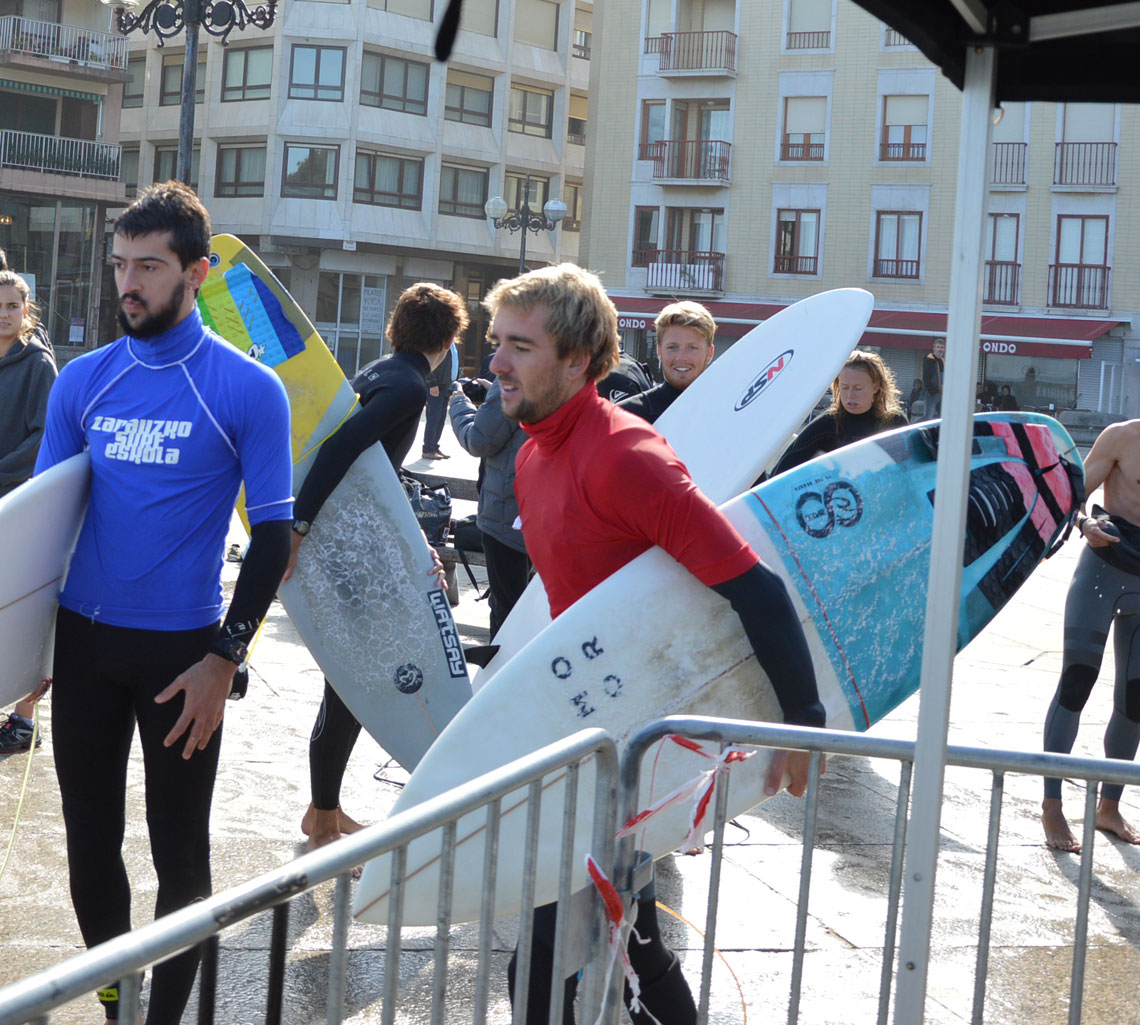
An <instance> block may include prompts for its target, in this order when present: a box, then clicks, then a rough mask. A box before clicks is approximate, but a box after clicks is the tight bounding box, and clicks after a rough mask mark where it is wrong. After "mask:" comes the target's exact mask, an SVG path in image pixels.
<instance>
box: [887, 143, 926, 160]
mask: <svg viewBox="0 0 1140 1025" xmlns="http://www.w3.org/2000/svg"><path fill="white" fill-rule="evenodd" d="M879 159H880V160H925V159H926V143H925V142H884V143H880V144H879Z"/></svg>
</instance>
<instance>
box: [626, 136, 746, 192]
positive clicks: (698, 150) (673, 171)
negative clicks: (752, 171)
mask: <svg viewBox="0 0 1140 1025" xmlns="http://www.w3.org/2000/svg"><path fill="white" fill-rule="evenodd" d="M642 153H643V154H645V156H644V157H643V159H646V160H652V161H653V177H654V178H680V179H683V180H688V181H722V182H726V181H728V170H729V163H730V160H731V157H732V143H731V142H721V141H720V140H716V139H662V140H661V141H660V142H651V143H648V144H647V145H645V146H643V147H642Z"/></svg>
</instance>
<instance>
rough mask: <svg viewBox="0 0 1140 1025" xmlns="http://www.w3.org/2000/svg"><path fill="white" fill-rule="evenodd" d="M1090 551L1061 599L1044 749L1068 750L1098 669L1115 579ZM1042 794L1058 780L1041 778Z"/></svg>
mask: <svg viewBox="0 0 1140 1025" xmlns="http://www.w3.org/2000/svg"><path fill="white" fill-rule="evenodd" d="M1116 577H1117V573H1116V572H1115V571H1113V569H1112V567H1110V566H1109V565H1108V564H1107V563H1106V562H1104V560H1103V559H1101V558H1100V557H1099V556H1097V555H1096V554H1094V553H1093V552H1092V551H1091V550H1090V549H1088V548H1087V547H1086V549H1085V550H1084V551H1083V552H1082V553H1081V556H1080V559H1079V560H1078V562H1077V568H1076V571H1075V572H1074V573H1073V580H1072V583H1071V584H1069V592H1068V595H1067V596H1066V598H1065V632H1064V656H1063V661H1062V668H1061V679H1060V682H1059V683H1058V684H1057V692H1056V693H1055V694H1054V695H1053V701H1052V703H1051V704H1050V705H1049V712H1048V715H1047V716H1046V718H1045V744H1044V747H1045V750H1046V751H1052V752H1057V753H1059V754H1068V753H1069V752H1070V751H1072V749H1073V743H1074V742H1075V740H1076V737H1077V728H1078V727H1079V725H1080V720H1081V711H1082V709H1083V708H1084V707H1085V702H1086V701H1088V697H1089V694H1090V693H1091V692H1092V687H1093V684H1094V683H1095V682H1096V677H1097V673H1098V672H1099V670H1100V662H1101V659H1102V657H1103V656H1104V646H1105V643H1106V642H1107V641H1108V626H1109V623H1110V622H1111V621H1112V614H1113V609H1114V607H1115V604H1116V599H1117V596H1118V594H1119V593H1120V581H1119V580H1117V579H1116ZM1044 786H1045V797H1046V798H1059V797H1060V796H1061V781H1060V780H1059V779H1056V778H1053V777H1048V776H1047V777H1046V778H1045V780H1044Z"/></svg>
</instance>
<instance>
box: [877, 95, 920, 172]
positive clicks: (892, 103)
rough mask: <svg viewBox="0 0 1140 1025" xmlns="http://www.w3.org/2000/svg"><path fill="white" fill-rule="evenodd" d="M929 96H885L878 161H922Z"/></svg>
mask: <svg viewBox="0 0 1140 1025" xmlns="http://www.w3.org/2000/svg"><path fill="white" fill-rule="evenodd" d="M929 107H930V98H929V97H928V96H884V97H883V135H882V140H881V142H880V146H879V159H880V160H925V159H926V118H927V111H928V110H929Z"/></svg>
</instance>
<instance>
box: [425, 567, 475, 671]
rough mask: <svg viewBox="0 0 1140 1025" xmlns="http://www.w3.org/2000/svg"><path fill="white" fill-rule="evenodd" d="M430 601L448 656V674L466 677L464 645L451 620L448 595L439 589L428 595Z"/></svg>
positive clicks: (453, 621)
mask: <svg viewBox="0 0 1140 1025" xmlns="http://www.w3.org/2000/svg"><path fill="white" fill-rule="evenodd" d="M428 601H429V602H430V603H431V610H432V612H433V613H434V614H435V622H436V625H437V626H438V627H439V639H440V640H441V641H443V650H444V652H445V653H446V654H447V669H448V672H450V673H451V675H452V676H453V677H456V678H457V679H458V678H459V677H463V676H466V675H467V664H466V662H464V660H463V645H462V644H461V643H460V641H459V633H458V632H457V631H456V629H455V620H453V619H452V618H451V610H450V609H449V608H448V607H447V595H446V594H445V593H444V592H443V591H442V590H440V589H438V588H437V589H436V590H434V591H430V592H429V593H428Z"/></svg>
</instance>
